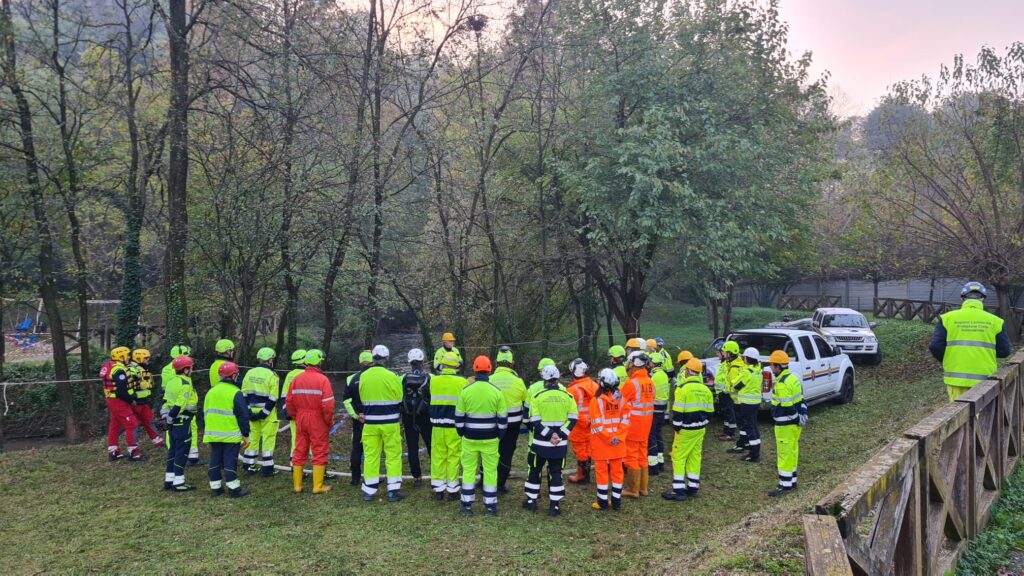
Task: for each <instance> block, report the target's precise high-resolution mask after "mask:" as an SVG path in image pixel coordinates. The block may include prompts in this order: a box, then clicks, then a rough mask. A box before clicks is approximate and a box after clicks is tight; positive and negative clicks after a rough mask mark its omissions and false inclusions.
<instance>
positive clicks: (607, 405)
mask: <svg viewBox="0 0 1024 576" xmlns="http://www.w3.org/2000/svg"><path fill="white" fill-rule="evenodd" d="M597 379H598V382H599V383H600V388H598V389H597V392H595V394H594V397H593V398H591V399H590V449H591V456H592V457H593V459H594V481H595V482H596V483H597V502H594V504H593V508H594V510H607V509H608V477H609V476H611V508H612V510H619V509H620V508H622V482H623V476H624V474H623V470H622V461H623V459H624V458H625V457H626V437H627V436H628V434H629V428H630V423H631V422H630V416H631V415H630V412H631V411H632V408H631V407H630V405H629V401H628V400H626V399H625V398H623V397H622V394H621V393H620V392H619V377H618V375H616V374H615V371H614V370H612V369H611V368H605V369H604V370H601V373H600V374H598V376H597Z"/></svg>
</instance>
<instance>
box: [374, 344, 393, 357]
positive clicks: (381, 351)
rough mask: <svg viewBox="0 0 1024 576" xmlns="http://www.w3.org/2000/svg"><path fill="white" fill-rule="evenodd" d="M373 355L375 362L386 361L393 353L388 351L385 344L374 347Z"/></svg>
mask: <svg viewBox="0 0 1024 576" xmlns="http://www.w3.org/2000/svg"><path fill="white" fill-rule="evenodd" d="M372 354H373V359H374V360H377V359H384V358H387V357H388V356H391V351H390V350H388V347H387V346H385V345H383V344H377V345H376V346H374V347H373V352H372Z"/></svg>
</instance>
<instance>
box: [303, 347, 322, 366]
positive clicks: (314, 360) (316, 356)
mask: <svg viewBox="0 0 1024 576" xmlns="http://www.w3.org/2000/svg"><path fill="white" fill-rule="evenodd" d="M323 361H324V353H323V352H322V351H320V350H317V349H316V348H313V349H312V350H308V351H307V352H306V366H319V365H320V364H322V363H323Z"/></svg>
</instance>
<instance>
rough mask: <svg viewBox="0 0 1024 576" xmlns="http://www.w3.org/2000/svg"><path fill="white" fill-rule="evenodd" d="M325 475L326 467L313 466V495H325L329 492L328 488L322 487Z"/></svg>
mask: <svg viewBox="0 0 1024 576" xmlns="http://www.w3.org/2000/svg"><path fill="white" fill-rule="evenodd" d="M326 473H327V466H313V494H326V493H327V492H330V491H331V487H330V486H324V474H326Z"/></svg>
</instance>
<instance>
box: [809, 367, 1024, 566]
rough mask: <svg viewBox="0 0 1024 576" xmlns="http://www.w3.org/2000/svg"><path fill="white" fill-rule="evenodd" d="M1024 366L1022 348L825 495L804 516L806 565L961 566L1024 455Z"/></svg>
mask: <svg viewBox="0 0 1024 576" xmlns="http://www.w3.org/2000/svg"><path fill="white" fill-rule="evenodd" d="M1022 371H1024V351H1022V352H1018V353H1017V354H1016V355H1015V356H1013V357H1012V358H1011V359H1010V360H1009V362H1008V363H1007V364H1006V365H1005V366H1003V367H1002V368H1001V369H1000V370H999V371H998V372H996V374H995V375H994V376H993V377H992V379H990V380H986V381H984V382H982V383H980V384H978V385H977V386H975V387H974V388H972V389H971V390H970V391H968V392H967V393H966V394H964V395H963V396H961V397H960V399H958V400H957V401H956V402H951V403H949V404H947V405H945V406H943V407H941V408H939V409H938V410H936V411H935V412H933V413H931V414H930V415H928V416H927V417H926V418H924V419H923V420H921V421H920V422H918V423H917V424H915V425H914V426H912V427H911V428H909V429H908V430H907V431H906V432H904V434H903V435H902V437H900V438H897V439H896V440H894V441H893V442H892V443H890V444H889V445H888V446H886V447H885V448H883V449H882V450H881V451H879V452H878V453H876V454H875V456H873V457H872V458H871V459H870V460H868V462H866V463H865V464H864V465H863V466H861V467H860V468H858V469H857V470H856V471H855V472H854V473H853V474H851V475H850V476H849V478H847V480H846V481H845V482H843V484H842V485H840V486H839V487H837V488H836V489H835V490H833V491H832V493H830V494H829V495H828V496H826V497H825V498H824V499H822V500H821V501H820V502H818V504H817V506H816V507H815V512H816V513H817V514H815V515H808V516H805V517H804V532H805V539H804V553H805V562H806V571H807V574H811V575H814V576H819V575H826V574H855V575H858V576H859V575H864V576H904V575H907V576H909V575H914V576H934V575H941V574H945V573H946V572H948V571H952V570H954V569H955V568H956V563H957V561H958V560H959V559H960V556H961V555H962V554H963V553H964V551H965V550H966V549H967V545H968V542H969V541H970V539H971V538H974V537H976V536H977V535H978V534H980V533H981V532H982V531H983V530H984V528H985V526H986V525H987V524H988V521H989V518H990V517H991V514H992V508H993V506H994V505H995V503H996V502H997V501H998V499H999V494H1000V491H1001V489H1002V486H1003V483H1004V482H1005V481H1006V480H1007V479H1008V478H1009V477H1010V476H1011V475H1012V474H1013V472H1014V470H1015V469H1016V466H1017V464H1018V463H1019V462H1020V456H1021V448H1022V446H1021V441H1022V439H1024V418H1022V415H1024V397H1022V396H1024V374H1022ZM823 516H828V517H831V518H834V519H835V522H834V523H832V522H829V521H826V520H823V519H822V518H821V517H823ZM837 550H841V551H842V553H837Z"/></svg>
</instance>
